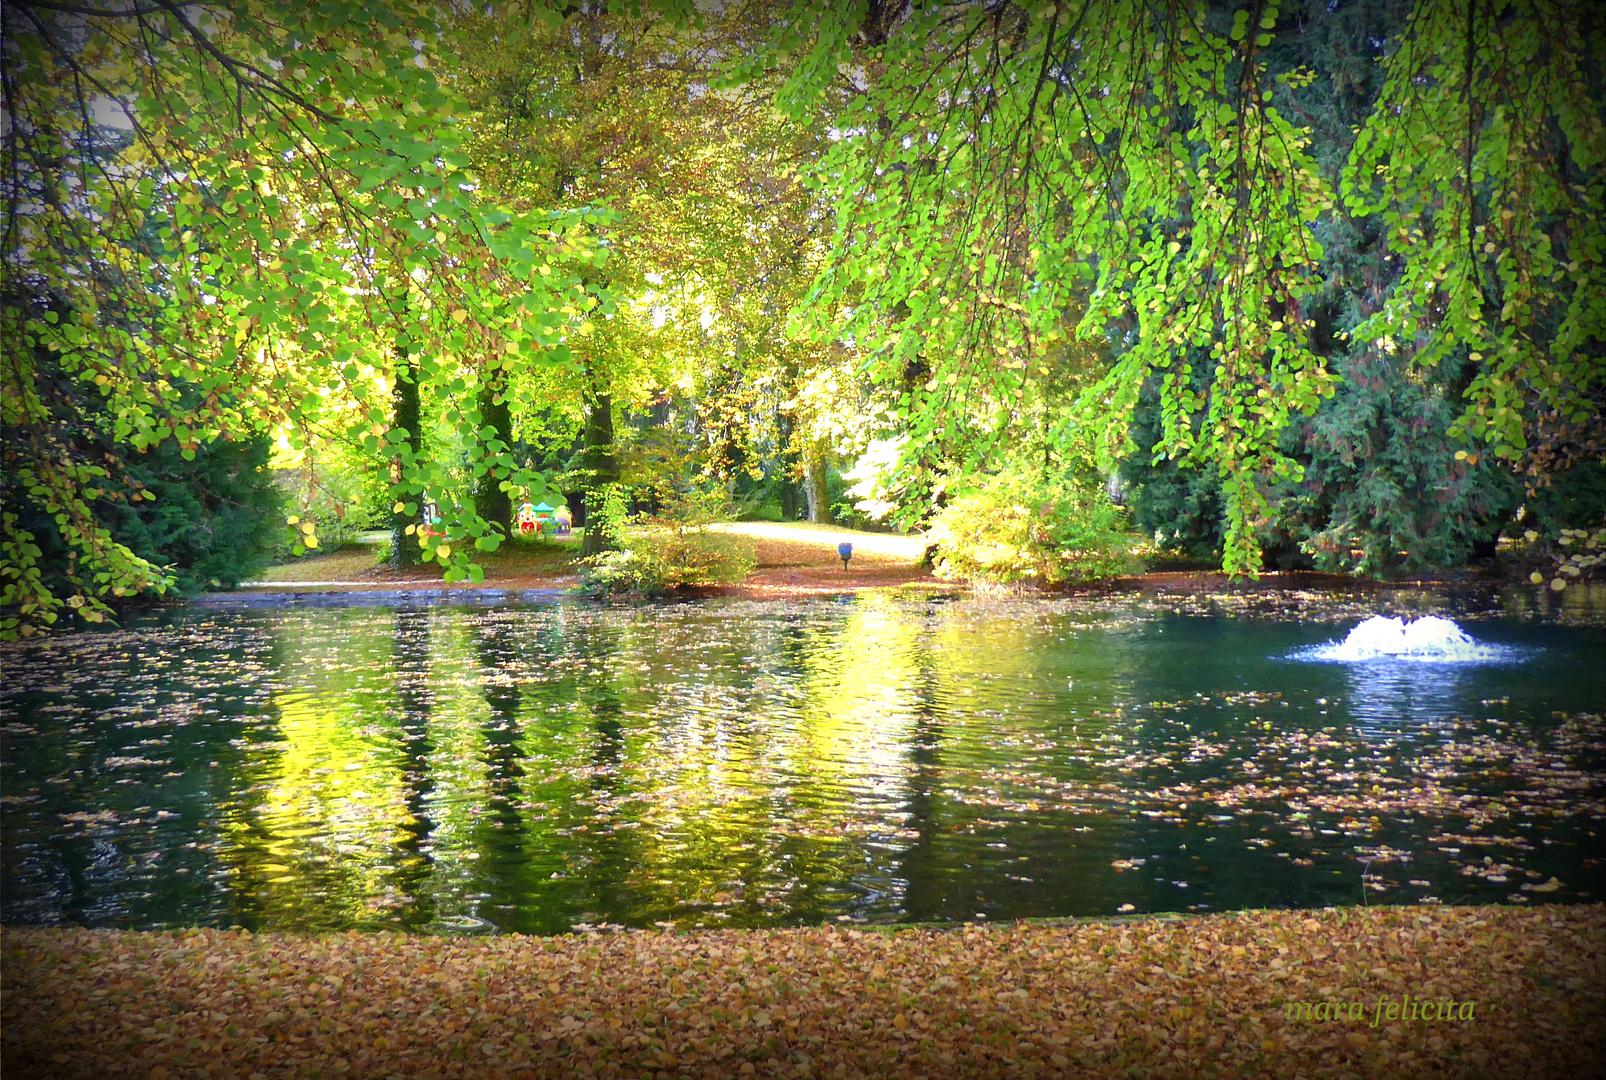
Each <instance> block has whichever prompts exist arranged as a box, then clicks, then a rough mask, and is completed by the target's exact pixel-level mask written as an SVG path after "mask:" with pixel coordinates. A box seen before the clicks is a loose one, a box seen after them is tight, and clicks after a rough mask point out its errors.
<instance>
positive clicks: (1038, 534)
mask: <svg viewBox="0 0 1606 1080" xmlns="http://www.w3.org/2000/svg"><path fill="white" fill-rule="evenodd" d="M1125 525H1126V519H1125V514H1124V513H1123V512H1122V510H1121V509H1120V508H1119V507H1117V506H1116V505H1115V504H1114V503H1112V502H1111V501H1110V498H1109V496H1108V495H1107V494H1106V493H1105V492H1104V490H1103V489H1102V488H1101V487H1100V486H1099V485H1097V484H1095V483H1092V482H1090V481H1087V480H1083V479H1080V478H1076V477H1070V476H1051V477H1048V478H1046V479H1039V478H1035V477H1031V476H1023V475H1021V474H1018V473H1014V472H1005V473H1001V474H999V475H997V476H992V477H988V478H986V479H985V480H984V481H983V483H982V485H981V486H980V487H978V488H975V489H973V490H972V491H970V492H968V493H966V494H964V495H961V496H959V497H958V498H955V499H954V500H952V501H951V502H950V503H949V504H948V505H947V506H946V507H944V508H943V510H942V512H941V513H939V514H938V515H937V517H936V520H935V522H934V524H933V527H932V534H931V535H932V539H933V540H934V541H935V542H936V545H937V560H936V571H937V576H938V577H945V578H963V579H965V580H968V581H977V582H981V581H985V582H995V583H1001V584H1003V583H1010V582H1020V581H1028V582H1035V583H1037V584H1042V585H1059V584H1064V583H1069V582H1075V581H1089V580H1094V579H1098V578H1107V577H1114V576H1116V575H1118V574H1127V573H1133V572H1135V571H1137V570H1138V569H1139V568H1140V565H1139V563H1138V560H1137V559H1136V558H1135V557H1134V556H1133V554H1132V551H1133V548H1134V547H1135V546H1136V544H1137V542H1138V539H1137V537H1135V536H1133V535H1132V534H1130V533H1129V532H1127V531H1126V528H1125Z"/></svg>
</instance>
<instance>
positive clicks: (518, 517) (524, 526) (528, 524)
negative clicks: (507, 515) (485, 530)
mask: <svg viewBox="0 0 1606 1080" xmlns="http://www.w3.org/2000/svg"><path fill="white" fill-rule="evenodd" d="M513 524H514V526H515V527H516V528H517V529H518V530H519V535H520V536H535V535H540V536H568V535H569V532H570V531H571V530H572V529H573V528H574V515H572V514H570V513H569V508H568V507H567V506H564V505H562V504H559V505H557V506H551V505H549V504H547V503H544V502H540V503H525V504H524V505H523V506H521V507H519V511H518V513H516V514H514V515H513Z"/></svg>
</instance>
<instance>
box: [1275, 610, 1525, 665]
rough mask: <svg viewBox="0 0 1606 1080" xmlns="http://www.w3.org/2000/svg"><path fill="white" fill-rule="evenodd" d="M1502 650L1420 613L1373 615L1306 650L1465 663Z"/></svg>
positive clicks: (1320, 654)
mask: <svg viewBox="0 0 1606 1080" xmlns="http://www.w3.org/2000/svg"><path fill="white" fill-rule="evenodd" d="M1502 655H1503V651H1502V650H1500V649H1498V648H1495V647H1493V646H1490V645H1484V644H1480V643H1479V642H1477V641H1475V640H1473V639H1472V638H1471V637H1470V636H1469V635H1468V634H1467V632H1466V631H1465V630H1462V629H1461V628H1460V627H1459V626H1457V625H1456V624H1455V623H1454V622H1453V621H1452V620H1450V619H1444V618H1440V617H1439V616H1437V615H1424V616H1422V617H1421V618H1420V619H1416V620H1414V621H1412V622H1409V623H1408V622H1406V621H1405V620H1404V619H1398V618H1390V617H1388V616H1386V615H1373V616H1372V617H1371V618H1369V619H1366V620H1364V621H1362V622H1361V624H1360V625H1359V626H1357V627H1356V628H1355V629H1353V630H1351V631H1350V632H1349V636H1348V637H1346V638H1345V639H1344V640H1343V641H1341V642H1332V643H1329V644H1327V645H1321V646H1318V647H1317V648H1315V649H1312V650H1311V651H1310V652H1308V653H1307V654H1306V656H1308V657H1309V658H1310V659H1312V660H1338V661H1361V660H1406V661H1427V662H1435V663H1467V662H1479V661H1488V660H1496V659H1499V658H1500V657H1501V656H1502Z"/></svg>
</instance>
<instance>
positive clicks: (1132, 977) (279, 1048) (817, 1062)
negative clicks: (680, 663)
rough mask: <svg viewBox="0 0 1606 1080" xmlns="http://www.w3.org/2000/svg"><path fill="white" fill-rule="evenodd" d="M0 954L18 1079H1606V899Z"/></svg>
mask: <svg viewBox="0 0 1606 1080" xmlns="http://www.w3.org/2000/svg"><path fill="white" fill-rule="evenodd" d="M3 960H4V967H3V972H4V998H3V1026H0V1029H3V1037H4V1051H5V1053H4V1065H5V1075H6V1076H8V1077H10V1076H13V1075H14V1076H18V1077H40V1078H46V1077H72V1078H78V1077H107V1078H112V1077H121V1076H140V1077H149V1078H152V1080H160V1078H163V1077H212V1076H225V1077H232V1076H239V1077H252V1078H255V1077H288V1076H296V1077H302V1076H351V1077H391V1076H398V1077H436V1076H454V1077H459V1076H460V1077H503V1076H509V1077H535V1078H544V1077H558V1076H573V1077H633V1078H634V1077H653V1078H661V1080H667V1078H671V1077H727V1076H729V1077H738V1078H739V1077H742V1076H748V1075H752V1076H787V1077H858V1076H896V1077H919V1076H925V1077H929V1078H931V1080H938V1078H946V1077H951V1076H952V1077H960V1076H976V1077H982V1076H986V1077H1021V1076H1060V1075H1066V1076H1082V1075H1093V1076H1123V1077H1126V1076H1153V1077H1173V1076H1174V1077H1206V1076H1212V1075H1220V1076H1274V1077H1294V1076H1304V1077H1324V1076H1331V1077H1349V1076H1359V1077H1391V1076H1394V1077H1410V1078H1427V1077H1469V1078H1471V1077H1477V1078H1496V1077H1523V1078H1525V1080H1532V1078H1546V1077H1558V1078H1561V1077H1566V1078H1573V1077H1586V1076H1599V1075H1602V1073H1603V1071H1606V905H1601V904H1593V905H1588V906H1572V907H1562V906H1544V907H1535V908H1490V907H1463V908H1450V907H1391V908H1373V909H1370V910H1365V909H1359V908H1356V909H1337V910H1322V911H1257V912H1239V913H1233V914H1225V915H1210V916H1200V917H1187V918H1145V919H1134V920H1131V921H1124V922H1122V921H1118V922H1095V923H1083V924H1073V925H1035V924H1015V925H1013V926H1000V927H987V928H982V927H975V926H972V927H967V928H965V929H963V930H927V929H905V930H900V931H896V932H892V931H882V932H875V931H872V932H866V931H863V930H854V929H840V928H823V927H822V928H804V929H795V930H780V931H722V932H705V933H696V934H689V935H688V934H675V933H651V932H647V933H622V934H590V935H579V936H567V937H562V938H530V937H517V936H505V937H492V938H474V939H462V938H444V937H406V936H397V935H392V934H367V935H363V934H356V933H352V934H345V935H332V936H319V937H300V936H291V935H278V934H262V935H251V934H246V933H239V932H222V931H209V930H196V931H188V932H184V933H177V934H167V933H133V932H127V933H124V932H109V931H88V930H54V929H18V928H15V927H9V928H6V929H5V930H4V933H3ZM1405 995H1410V999H1409V1000H1410V1002H1420V1001H1430V1002H1432V1003H1433V1010H1434V1011H1433V1013H1432V1015H1431V1018H1429V1019H1423V1018H1422V1016H1421V1013H1420V1010H1419V1009H1418V1010H1417V1011H1416V1012H1415V1015H1414V1016H1413V1015H1412V1012H1413V1010H1411V1006H1410V1004H1409V1002H1407V1001H1406V999H1405ZM1289 1002H1295V1003H1332V1004H1334V1005H1336V1004H1337V1003H1344V1007H1343V1008H1342V1009H1330V1010H1324V1011H1334V1012H1338V1013H1339V1014H1340V1017H1341V1018H1339V1019H1326V1020H1318V1019H1305V1018H1303V1017H1299V1016H1296V1017H1294V1018H1290V1017H1289V1016H1288V1011H1289V1010H1288V1003H1289ZM1445 1002H1454V1003H1455V1004H1454V1006H1453V1007H1452V1008H1450V1009H1449V1011H1450V1012H1452V1013H1454V1014H1455V1018H1454V1019H1448V1018H1447V1019H1440V1018H1439V1012H1440V1011H1443V1010H1441V1009H1440V1005H1441V1004H1442V1003H1445ZM1350 1003H1357V1004H1358V1005H1359V1008H1358V1009H1356V1010H1355V1013H1356V1014H1358V1015H1357V1016H1356V1018H1352V1014H1351V1010H1350V1009H1349V1004H1350ZM1379 1003H1381V1004H1382V1009H1381V1010H1380V1009H1379V1008H1378V1006H1379ZM1390 1003H1394V1004H1396V1005H1403V1006H1404V1008H1405V1016H1403V1017H1401V1016H1395V1017H1390V1016H1389V1015H1388V1014H1387V1009H1388V1006H1389V1004H1390ZM1468 1005H1470V1006H1471V1007H1470V1008H1467V1006H1468ZM1313 1015H1314V1013H1313Z"/></svg>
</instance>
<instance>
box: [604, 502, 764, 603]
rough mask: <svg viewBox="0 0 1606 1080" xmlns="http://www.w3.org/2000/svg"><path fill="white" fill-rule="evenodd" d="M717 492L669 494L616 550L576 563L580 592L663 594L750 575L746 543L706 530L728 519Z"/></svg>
mask: <svg viewBox="0 0 1606 1080" xmlns="http://www.w3.org/2000/svg"><path fill="white" fill-rule="evenodd" d="M728 509H729V507H728V504H727V503H726V500H725V499H724V496H723V495H722V494H718V493H716V494H712V495H708V494H697V493H693V494H690V495H675V496H671V497H670V499H669V500H668V501H667V502H666V504H665V507H664V512H663V513H662V514H661V515H658V516H641V517H637V518H636V519H634V521H633V524H634V526H635V527H634V528H632V529H629V530H627V531H622V532H620V533H619V534H617V541H618V543H619V545H620V550H618V551H604V552H602V553H601V554H598V555H593V556H591V557H589V558H587V559H583V560H581V562H582V566H583V569H582V571H581V574H582V575H583V577H584V584H583V586H582V589H583V590H584V591H586V592H588V593H591V594H592V595H594V596H616V595H623V594H634V595H641V596H662V595H665V594H666V593H671V592H674V591H676V590H677V589H684V588H698V587H701V586H707V585H735V584H737V583H739V582H741V581H743V580H745V579H746V577H747V575H748V574H750V573H752V572H753V564H754V561H755V560H754V556H753V545H752V543H751V541H748V540H746V539H745V538H743V537H740V536H735V535H732V534H730V533H726V532H719V531H717V530H714V529H711V528H709V526H710V525H712V524H713V523H714V522H716V521H718V520H720V519H721V518H722V517H725V516H727V514H726V513H724V511H726V510H728Z"/></svg>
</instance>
